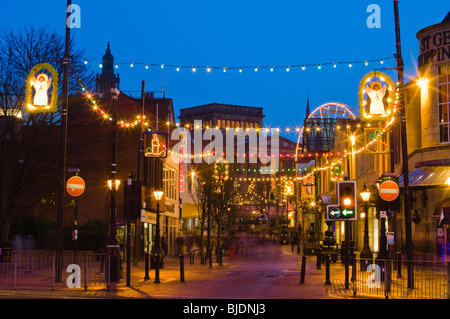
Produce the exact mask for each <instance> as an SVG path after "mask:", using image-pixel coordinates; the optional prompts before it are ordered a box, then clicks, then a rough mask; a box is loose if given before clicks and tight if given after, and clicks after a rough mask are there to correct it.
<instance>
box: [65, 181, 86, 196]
mask: <svg viewBox="0 0 450 319" xmlns="http://www.w3.org/2000/svg"><path fill="white" fill-rule="evenodd" d="M85 188H86V184H85V183H84V180H83V179H82V178H81V177H80V176H72V177H71V178H69V180H68V181H67V183H66V190H67V192H68V193H69V195H71V196H73V197H78V196H80V195H81V194H83V192H84V189H85Z"/></svg>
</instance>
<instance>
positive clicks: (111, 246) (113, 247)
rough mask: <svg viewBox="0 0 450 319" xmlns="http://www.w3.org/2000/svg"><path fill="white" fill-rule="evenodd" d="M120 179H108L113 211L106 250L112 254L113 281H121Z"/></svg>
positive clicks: (111, 272)
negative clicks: (118, 222) (117, 220)
mask: <svg viewBox="0 0 450 319" xmlns="http://www.w3.org/2000/svg"><path fill="white" fill-rule="evenodd" d="M119 185H120V181H119V180H117V179H115V180H114V182H113V180H112V179H109V180H108V188H109V190H110V192H111V213H110V231H109V237H108V240H107V243H106V251H107V252H108V253H109V254H110V256H111V259H110V260H111V265H110V279H111V281H119V277H120V276H119V265H120V254H119V238H118V237H117V226H116V193H117V190H118V189H119Z"/></svg>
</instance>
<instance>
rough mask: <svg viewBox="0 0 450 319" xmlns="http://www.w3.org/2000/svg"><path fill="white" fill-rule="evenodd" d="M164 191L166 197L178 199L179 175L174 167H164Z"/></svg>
mask: <svg viewBox="0 0 450 319" xmlns="http://www.w3.org/2000/svg"><path fill="white" fill-rule="evenodd" d="M163 184H164V193H165V194H166V198H170V199H177V175H176V171H175V170H174V169H172V168H164V178H163Z"/></svg>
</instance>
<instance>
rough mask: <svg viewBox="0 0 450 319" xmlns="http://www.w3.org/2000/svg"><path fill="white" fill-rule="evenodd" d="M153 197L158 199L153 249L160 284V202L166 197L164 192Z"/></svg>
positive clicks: (158, 192) (157, 279) (156, 278)
mask: <svg viewBox="0 0 450 319" xmlns="http://www.w3.org/2000/svg"><path fill="white" fill-rule="evenodd" d="M153 195H154V196H155V199H156V236H155V246H154V247H153V249H154V251H153V253H152V255H153V256H155V255H156V264H155V284H159V283H160V280H159V267H160V265H161V264H160V263H161V233H160V226H159V202H160V200H161V198H162V197H163V195H164V192H163V191H162V190H159V189H157V190H155V191H154V192H153Z"/></svg>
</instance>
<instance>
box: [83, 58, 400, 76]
mask: <svg viewBox="0 0 450 319" xmlns="http://www.w3.org/2000/svg"><path fill="white" fill-rule="evenodd" d="M389 59H395V57H387V58H381V59H373V60H362V61H351V62H324V63H309V64H288V65H284V66H282V65H278V66H275V65H256V66H255V65H252V66H250V65H246V66H211V65H209V66H208V65H206V66H198V65H196V66H192V65H190V66H188V65H180V64H160V63H148V62H119V63H117V64H116V67H117V65H129V66H130V67H134V66H135V65H143V66H145V69H148V68H149V66H150V67H158V68H161V69H163V68H174V69H176V70H177V71H180V70H182V69H185V70H191V71H192V72H196V71H197V70H199V69H204V70H205V71H206V72H207V73H211V72H212V71H214V70H222V71H223V72H226V71H228V70H236V71H239V73H242V72H243V70H245V69H253V70H254V71H255V72H256V71H258V70H260V69H267V70H270V71H271V72H273V71H274V70H276V69H280V70H285V71H286V72H289V71H290V70H292V69H299V70H300V69H301V70H303V71H304V70H306V67H308V66H315V67H317V69H319V70H320V69H322V66H328V65H330V66H331V65H332V66H333V68H337V66H338V65H342V64H343V65H347V66H348V67H349V68H351V67H352V66H354V65H355V64H364V65H365V66H368V65H369V62H370V63H379V64H383V63H384V62H385V61H386V60H389ZM88 61H98V59H97V58H88V59H85V61H84V63H85V64H88ZM99 67H100V68H102V67H103V65H102V63H99Z"/></svg>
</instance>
